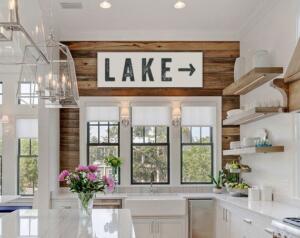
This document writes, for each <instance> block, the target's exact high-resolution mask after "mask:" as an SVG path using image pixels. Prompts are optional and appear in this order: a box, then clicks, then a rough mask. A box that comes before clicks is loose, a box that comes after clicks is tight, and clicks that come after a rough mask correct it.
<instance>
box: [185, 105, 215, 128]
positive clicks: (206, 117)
mask: <svg viewBox="0 0 300 238" xmlns="http://www.w3.org/2000/svg"><path fill="white" fill-rule="evenodd" d="M181 124H182V125H183V126H215V125H216V107H213V106H183V107H182V119H181Z"/></svg>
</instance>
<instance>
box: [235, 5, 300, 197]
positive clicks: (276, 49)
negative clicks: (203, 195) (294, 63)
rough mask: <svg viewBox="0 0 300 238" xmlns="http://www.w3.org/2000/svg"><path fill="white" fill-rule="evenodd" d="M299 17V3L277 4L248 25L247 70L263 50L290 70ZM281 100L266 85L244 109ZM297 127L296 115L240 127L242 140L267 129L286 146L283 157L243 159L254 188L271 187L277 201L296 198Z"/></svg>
mask: <svg viewBox="0 0 300 238" xmlns="http://www.w3.org/2000/svg"><path fill="white" fill-rule="evenodd" d="M299 17H300V1H299V0H288V1H287V0H276V1H274V3H273V4H272V5H271V6H270V7H269V8H268V9H266V10H265V12H263V13H262V15H260V16H256V18H255V20H253V21H252V22H249V24H248V25H247V26H246V27H245V28H244V29H243V31H242V33H241V37H240V38H241V55H242V56H244V57H246V61H247V70H250V69H251V68H252V56H253V53H254V52H255V50H260V49H266V50H269V51H270V53H271V55H272V60H273V66H284V67H285V68H286V67H287V65H288V63H289V60H290V58H291V56H292V53H293V50H294V48H295V46H296V43H297V37H298V32H297V30H298V24H299V19H300V18H299ZM257 19H258V20H257ZM281 99H282V98H281V97H280V94H279V93H278V92H277V91H275V90H274V89H272V88H271V87H269V85H268V84H266V85H263V86H262V87H260V88H259V89H257V90H255V91H253V92H251V93H249V94H247V95H245V96H242V97H241V105H242V106H244V105H254V104H257V103H261V102H267V103H268V104H269V103H271V102H270V101H274V100H275V101H278V100H281ZM294 126H295V123H294V115H293V114H285V115H278V116H274V117H270V118H267V119H264V120H261V121H259V122H257V123H251V124H249V125H245V126H242V127H241V137H246V136H248V137H253V136H255V134H257V132H258V131H259V130H260V129H262V128H266V129H268V130H269V131H270V133H271V139H272V142H273V144H275V145H276V144H278V145H281V144H282V145H284V146H285V152H284V153H279V154H266V155H256V156H247V157H243V162H244V163H246V164H249V165H250V166H251V167H252V169H253V172H252V173H251V174H248V175H244V178H246V180H247V181H248V182H249V183H250V184H252V185H270V186H272V187H273V188H274V192H275V199H281V198H282V199H284V198H287V197H288V198H291V197H292V196H294V186H293V185H294V184H295V181H294V169H293V166H294V164H295V160H296V159H297V156H296V144H295V134H294Z"/></svg>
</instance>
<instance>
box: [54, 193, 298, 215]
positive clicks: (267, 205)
mask: <svg viewBox="0 0 300 238" xmlns="http://www.w3.org/2000/svg"><path fill="white" fill-rule="evenodd" d="M67 197H68V198H70V194H69V193H68V195H66V194H64V195H63V194H60V195H59V194H56V196H55V199H63V198H67ZM131 197H134V198H135V199H137V198H138V197H140V198H141V199H143V200H144V199H164V198H172V199H175V198H178V199H182V198H184V199H215V200H218V201H222V202H226V203H229V204H231V205H234V206H237V207H239V208H242V209H246V210H249V211H251V212H254V213H258V214H260V215H263V216H266V217H269V218H271V219H276V220H282V219H283V218H285V217H300V204H299V207H297V206H292V205H289V204H287V203H283V202H263V201H257V202H250V201H248V198H239V197H232V196H230V195H228V194H214V193H162V194H159V193H153V194H136V193H134V194H131V193H128V194H126V193H122V194H118V193H114V194H106V195H104V194H99V195H97V198H99V199H128V198H129V199H130V198H131Z"/></svg>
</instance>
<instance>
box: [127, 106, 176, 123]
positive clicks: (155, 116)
mask: <svg viewBox="0 0 300 238" xmlns="http://www.w3.org/2000/svg"><path fill="white" fill-rule="evenodd" d="M170 122H171V110H170V107H168V106H133V107H132V125H133V126H169V125H170Z"/></svg>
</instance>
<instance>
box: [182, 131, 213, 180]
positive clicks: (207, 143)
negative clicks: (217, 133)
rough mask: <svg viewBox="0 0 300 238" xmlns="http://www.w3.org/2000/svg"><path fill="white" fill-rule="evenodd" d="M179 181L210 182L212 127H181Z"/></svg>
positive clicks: (211, 169) (211, 173)
mask: <svg viewBox="0 0 300 238" xmlns="http://www.w3.org/2000/svg"><path fill="white" fill-rule="evenodd" d="M181 156H182V158H181V159H182V168H181V170H182V171H181V182H182V183H211V182H212V179H211V177H210V176H212V175H213V138H212V127H182V128H181Z"/></svg>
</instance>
